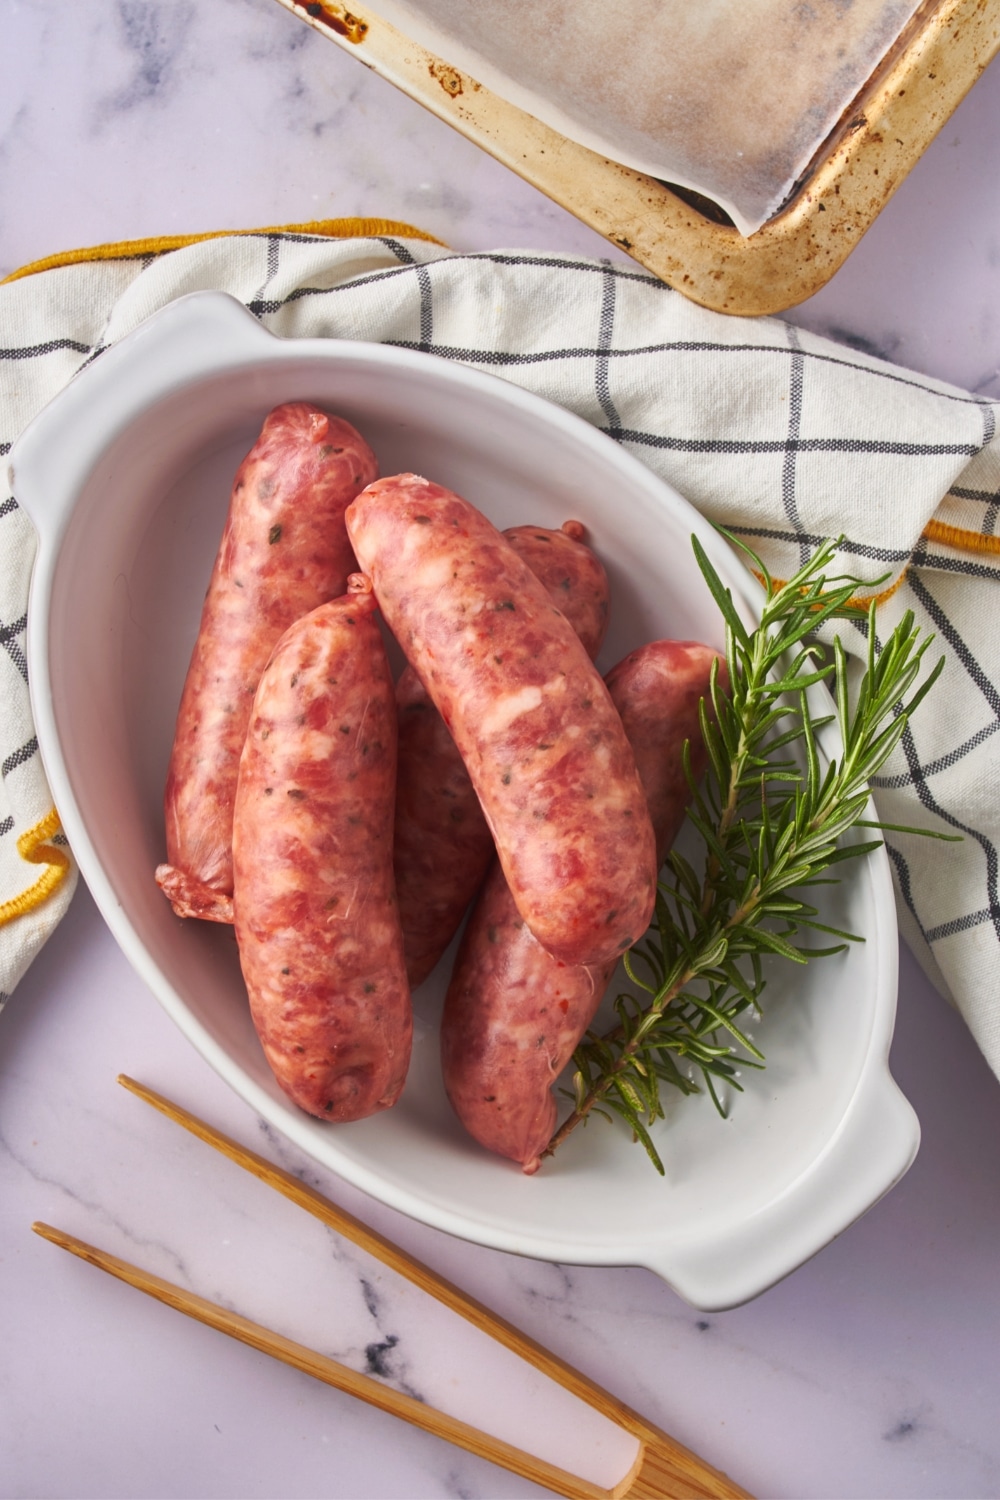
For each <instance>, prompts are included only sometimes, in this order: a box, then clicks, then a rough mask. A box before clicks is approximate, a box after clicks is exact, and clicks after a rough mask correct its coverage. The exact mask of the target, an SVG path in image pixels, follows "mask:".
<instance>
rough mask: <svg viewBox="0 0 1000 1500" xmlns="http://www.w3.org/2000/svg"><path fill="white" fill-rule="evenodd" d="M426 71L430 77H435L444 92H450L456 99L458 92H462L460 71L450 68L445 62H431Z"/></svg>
mask: <svg viewBox="0 0 1000 1500" xmlns="http://www.w3.org/2000/svg"><path fill="white" fill-rule="evenodd" d="M427 71H428V73H430V75H431V77H432V78H435V79H437V81H438V83H439V84H440V85H441V87H442V88H443V89H444V91H445V93H446V94H450V95H451V97H452V98H453V99H457V98H458V96H459V94H461V93H463V92H464V90H463V88H462V75H461V73H458V72H456V70H455V69H454V68H450V67H449V66H448V64H447V63H442V62H432V63H431V64H430V65H429V67H428V69H427Z"/></svg>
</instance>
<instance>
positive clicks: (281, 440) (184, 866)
mask: <svg viewBox="0 0 1000 1500" xmlns="http://www.w3.org/2000/svg"><path fill="white" fill-rule="evenodd" d="M377 473H378V465H377V463H376V460H375V455H374V454H373V453H372V451H371V449H370V448H369V446H368V444H367V443H366V442H365V440H364V438H362V437H361V435H360V434H359V433H357V432H356V431H355V430H354V428H353V427H351V426H350V424H349V423H347V422H344V421H342V420H341V419H340V418H339V417H333V416H330V415H329V414H328V413H326V412H323V411H321V410H320V409H319V407H317V406H313V405H311V404H310V403H309V402H307V401H292V402H289V403H287V404H286V405H284V406H279V407H276V408H275V410H274V411H272V412H271V413H270V415H269V416H268V417H267V419H266V421H265V422H264V426H263V428H262V430H261V434H260V437H259V438H258V439H257V442H256V443H255V444H254V446H253V448H251V450H250V452H249V453H248V454H247V456H246V458H245V459H244V460H243V462H242V464H241V465H240V467H239V470H238V471H237V474H236V478H235V481H234V483H233V491H232V495H231V497H230V502H229V515H228V517H227V520H226V525H225V530H224V531H223V534H222V542H221V544H220V547H219V552H218V556H217V557H216V560H215V567H214V569H213V572H212V577H211V581H210V583H209V586H208V594H207V596H206V599H205V605H204V609H203V611H202V617H201V628H200V630H199V633H198V639H197V641H196V643H195V647H194V652H193V655H192V657H191V664H190V666H189V668H188V674H187V679H186V681H185V683H184V691H183V694H182V697H181V704H180V709H179V711H178V715H177V727H176V730H175V735H174V744H173V750H172V753H171V757H170V767H169V771H168V774H167V785H166V792H165V795H164V815H165V820H166V831H167V863H166V864H164V865H160V866H159V868H158V870H157V872H156V878H157V883H158V884H159V885H160V887H161V889H162V890H163V891H164V893H165V894H166V895H167V896H168V897H169V899H170V901H171V903H172V904H173V907H174V910H175V911H176V912H177V914H178V916H195V917H205V918H208V919H210V920H215V921H232V905H231V902H230V901H229V899H228V898H229V896H230V894H231V893H232V889H233V867H232V853H231V844H232V824H233V799H234V797H235V794H236V774H237V769H238V766H239V759H240V752H241V750H242V748H243V741H244V738H245V737H246V730H247V723H248V720H249V717H250V705H251V704H252V702H253V695H254V692H255V690H256V687H257V683H258V681H259V680H260V674H261V672H262V671H263V670H264V664H265V662H266V661H267V659H268V657H269V656H270V654H271V650H272V648H273V646H274V645H275V644H276V642H277V641H278V639H279V637H280V636H281V635H282V633H283V632H284V631H285V630H286V629H287V628H288V626H289V625H290V624H291V623H292V621H293V620H297V619H299V617H300V616H302V615H305V614H308V613H309V611H310V610H312V609H315V608H316V606H317V605H319V604H322V603H324V602H325V601H326V600H327V599H333V598H336V597H337V596H338V595H339V594H342V593H343V592H344V588H345V586H346V583H347V577H348V574H350V573H351V572H352V571H353V570H354V568H355V567H356V566H357V564H356V562H355V559H354V554H353V552H352V551H351V545H350V542H349V541H348V539H347V531H346V528H345V526H344V512H345V510H346V508H347V506H348V504H349V503H350V501H351V500H353V498H354V496H355V495H356V494H357V493H358V491H359V490H361V489H363V488H364V486H365V485H366V484H370V483H371V481H372V480H373V479H374V478H375V476H376V474H377Z"/></svg>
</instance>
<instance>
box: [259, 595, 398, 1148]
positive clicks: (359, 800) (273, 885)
mask: <svg viewBox="0 0 1000 1500" xmlns="http://www.w3.org/2000/svg"><path fill="white" fill-rule="evenodd" d="M350 587H351V589H352V590H353V592H350V593H348V594H347V595H345V596H344V597H343V598H340V599H334V600H333V601H331V602H330V603H328V604H324V605H322V606H321V607H320V608H319V609H317V610H314V611H313V612H312V614H310V615H308V616H306V617H305V618H304V619H301V620H299V621H297V622H296V623H295V624H294V625H292V626H291V627H290V629H289V630H288V631H287V632H286V633H285V635H283V636H282V638H281V640H280V642H279V643H278V645H277V647H276V648H275V651H274V654H273V656H272V657H271V660H270V661H269V662H268V665H267V667H266V669H265V671H264V674H263V676H262V677H261V680H260V685H259V687H258V689H257V694H256V697H255V699H254V703H253V712H252V716H251V722H250V728H249V731H248V734H247V739H246V745H245V747H244V750H243V755H242V758H241V761H240V771H239V783H238V787H237V792H236V805H235V812H234V823H233V873H234V885H235V889H234V892H233V910H234V916H235V924H236V940H237V943H238V944H239V950H240V963H241V965H242V968H243V976H244V979H245V980H246V985H247V991H248V993H249V996H250V1008H251V1012H252V1014H253V1019H254V1024H255V1026H256V1027H257V1032H258V1035H259V1037H260V1040H261V1043H262V1045H263V1048H264V1052H265V1054H266V1056H267V1060H268V1062H269V1063H270V1065H271V1068H272V1070H273V1072H274V1074H275V1077H276V1078H277V1080H278V1082H279V1083H280V1084H281V1087H282V1088H283V1089H284V1090H285V1092H286V1093H287V1094H288V1095H289V1097H290V1098H291V1099H293V1100H294V1101H295V1103H296V1104H297V1105H299V1106H300V1107H301V1108H302V1109H304V1110H307V1111H308V1112H309V1113H310V1114H312V1115H316V1116H318V1117H319V1118H320V1119H322V1120H341V1121H343V1120H360V1119H363V1118H364V1117H365V1116H366V1115H370V1114H373V1113H374V1112H375V1111H376V1110H380V1109H386V1108H388V1106H389V1105H391V1104H393V1103H395V1101H396V1099H397V1098H398V1096H399V1093H400V1090H401V1089H402V1087H403V1082H404V1080H405V1078H406V1070H407V1065H408V1062H409V1057H410V1044H411V1035H412V1016H411V1009H410V992H409V987H408V985H407V982H406V970H405V967H404V963H403V939H402V933H401V932H400V928H399V917H398V914H397V911H396V901H395V893H394V890H393V880H392V803H393V789H394V787H395V778H396V706H395V701H394V697H393V687H392V675H391V672H390V670H389V663H388V660H387V658H386V654H385V647H384V645H383V642H382V636H381V633H380V631H379V628H378V625H377V624H376V622H375V599H374V596H373V595H372V594H371V592H370V585H369V584H368V580H367V579H363V578H361V577H359V576H358V575H355V576H354V577H353V578H352V580H351V583H350Z"/></svg>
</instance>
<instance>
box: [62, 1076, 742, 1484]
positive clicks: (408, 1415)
mask: <svg viewBox="0 0 1000 1500" xmlns="http://www.w3.org/2000/svg"><path fill="white" fill-rule="evenodd" d="M118 1081H119V1083H121V1084H122V1085H123V1086H124V1087H125V1088H127V1089H128V1090H129V1091H130V1092H131V1093H133V1094H135V1095H137V1096H138V1097H139V1098H140V1099H143V1100H144V1101H145V1102H146V1103H147V1104H150V1105H152V1106H153V1108H154V1109H158V1110H159V1111H160V1112H161V1113H162V1114H164V1115H166V1116H167V1118H168V1119H171V1120H173V1121H174V1122H175V1123H176V1124H178V1125H181V1126H183V1127H184V1129H185V1130H188V1131H189V1132H190V1133H191V1134H192V1135H195V1136H197V1137H198V1138H199V1139H200V1140H203V1141H205V1142H206V1144H207V1145H210V1146H212V1147H213V1148H214V1149H215V1150H217V1151H219V1152H221V1153H222V1154H223V1155H224V1156H227V1157H229V1159H230V1160H231V1161H233V1162H235V1163H236V1164H237V1165H238V1166H240V1167H242V1168H243V1169H244V1170H245V1171H248V1172H250V1173H252V1174H253V1175H254V1176H255V1177H257V1178H259V1179H260V1180H261V1181H262V1182H265V1183H266V1184H267V1185H268V1186H269V1187H272V1188H274V1189H275V1191H277V1192H279V1193H281V1194H282V1195H283V1196H284V1197H286V1198H288V1199H289V1200H290V1201H291V1202H293V1203H297V1204H298V1205H299V1207H301V1208H304V1209H305V1210H306V1212H307V1213H310V1214H312V1215H313V1216H314V1217H315V1218H317V1219H319V1220H320V1221H321V1222H322V1223H324V1224H326V1225H328V1226H329V1227H330V1228H332V1229H334V1230H336V1231H337V1232H338V1233H339V1234H342V1235H343V1236H344V1237H345V1238H347V1239H349V1240H351V1241H352V1242H353V1243H354V1244H356V1245H358V1246H359V1247H360V1248H361V1249H363V1250H366V1251H368V1252H369V1253H370V1254H371V1255H373V1256H375V1257H376V1259H378V1260H380V1261H381V1262H382V1263H383V1265H387V1266H389V1267H390V1268H391V1269H392V1270H394V1271H397V1272H399V1273H400V1275H402V1276H405V1277H406V1278H407V1279H408V1280H409V1281H411V1282H413V1283H414V1285H416V1286H418V1287H420V1288H421V1289H422V1290H423V1291H425V1292H428V1293H429V1294H430V1295H431V1296H432V1297H434V1298H436V1299H437V1300H438V1301H439V1302H441V1303H443V1304H444V1305H445V1306H446V1307H449V1308H451V1309H452V1310H453V1311H454V1312H457V1313H459V1314H460V1315H461V1316H462V1317H464V1318H466V1319H467V1320H468V1321H469V1322H471V1323H472V1324H473V1325H474V1326H475V1327H477V1328H480V1329H481V1330H482V1331H483V1332H485V1333H487V1334H488V1335H489V1336H490V1337H492V1338H494V1339H496V1340H497V1341H498V1342H499V1343H501V1344H503V1345H504V1346H505V1347H506V1348H508V1349H510V1350H511V1351H512V1352H513V1353H515V1354H517V1355H518V1356H520V1357H521V1358H522V1359H524V1360H526V1361H527V1362H528V1363H530V1364H531V1365H533V1366H534V1367H535V1368H536V1369H538V1370H540V1371H541V1372H542V1373H543V1374H544V1375H546V1376H548V1378H549V1379H551V1380H553V1381H555V1382H556V1383H557V1384H559V1385H561V1386H563V1387H564V1388H565V1389H566V1390H568V1391H570V1392H571V1393H572V1394H573V1395H575V1396H577V1397H578V1398H579V1399H580V1400H582V1401H584V1402H585V1403H586V1404H587V1405H588V1406H590V1407H591V1408H593V1409H594V1410H595V1411H598V1412H600V1413H602V1415H604V1416H605V1417H607V1418H609V1419H610V1420H611V1421H613V1422H615V1423H616V1424H617V1425H618V1426H619V1427H621V1428H623V1429H624V1430H625V1431H627V1432H629V1433H631V1434H632V1435H633V1436H634V1437H636V1438H637V1439H638V1441H639V1452H638V1455H637V1457H636V1460H635V1463H634V1464H633V1466H632V1468H631V1469H630V1471H629V1472H628V1474H626V1475H625V1477H624V1478H623V1479H622V1480H621V1481H620V1483H618V1484H616V1485H615V1486H614V1488H613V1489H611V1490H607V1489H603V1488H601V1487H600V1486H597V1485H594V1484H592V1483H590V1482H589V1481H587V1480H584V1479H581V1478H579V1477H578V1476H577V1475H574V1474H570V1473H569V1472H568V1471H566V1470H563V1469H560V1468H558V1467H557V1466H555V1465H553V1464H549V1463H548V1462H546V1461H545V1460H543V1459H540V1458H537V1457H535V1456H534V1455H532V1454H529V1453H526V1452H525V1451H524V1450H522V1449H519V1448H516V1447H514V1446H512V1445H511V1444H509V1443H505V1442H503V1441H502V1440H501V1439H499V1438H495V1437H492V1436H491V1435H490V1434H488V1433H485V1432H482V1431H480V1430H479V1429H478V1428H475V1427H472V1426H470V1425H469V1424H468V1423H465V1422H462V1421H460V1420H459V1419H457V1418H454V1417H450V1416H448V1415H446V1414H445V1413H443V1412H440V1411H437V1410H435V1409H434V1408H433V1407H429V1406H427V1405H425V1404H424V1403H423V1402H420V1401H415V1400H414V1399H413V1398H412V1397H409V1396H405V1395H403V1394H402V1393H401V1392H398V1391H396V1390H394V1389H393V1388H392V1387H391V1386H386V1385H383V1384H382V1383H381V1382H379V1381H377V1380H373V1379H372V1378H371V1377H370V1376H366V1375H361V1374H359V1373H357V1372H356V1371H354V1370H350V1369H348V1368H347V1366H345V1365H341V1364H339V1363H338V1362H337V1361H335V1360H331V1359H329V1358H327V1357H326V1356H325V1355H322V1354H319V1353H318V1352H316V1351H315V1350H312V1349H308V1348H306V1347H305V1346H304V1345H302V1344H298V1343H295V1342H294V1341H293V1340H291V1339H286V1338H284V1337H283V1336H282V1335H280V1334H277V1333H274V1332H272V1331H271V1330H270V1329H267V1328H264V1327H262V1326H261V1325H260V1324H257V1323H253V1322H251V1321H250V1320H249V1319H246V1318H243V1317H240V1316H239V1315H238V1314H234V1313H232V1312H230V1311H229V1310H228V1309H226V1308H222V1307H219V1306H217V1305H216V1304H215V1303H212V1302H208V1301H206V1300H205V1299H204V1298H202V1297H198V1296H196V1295H195V1294H194V1293H192V1292H188V1291H187V1290H185V1289H184V1288H182V1287H177V1286H174V1285H173V1284H172V1283H170V1282H168V1281H164V1280H162V1279H161V1278H160V1277H158V1276H153V1275H151V1274H150V1273H148V1272H146V1271H143V1270H141V1269H140V1268H139V1267H136V1266H132V1265H130V1264H129V1263H128V1262H127V1261H123V1260H119V1259H118V1257H117V1256H113V1255H110V1254H108V1253H107V1252H105V1251H103V1250H99V1249H97V1248H95V1247H94V1246H92V1245H87V1244H85V1243H84V1242H83V1241H82V1240H77V1239H75V1238H74V1237H73V1236H71V1235H68V1234H65V1233H64V1232H63V1231H62V1230H58V1229H53V1228H52V1227H51V1226H49V1225H46V1224H40V1223H39V1224H35V1225H34V1226H33V1228H34V1229H35V1231H36V1232H37V1233H38V1234H40V1235H42V1236H43V1237H44V1238H45V1239H48V1240H50V1241H51V1242H52V1243H53V1244H56V1245H58V1246H60V1247H61V1248H62V1249H65V1250H69V1251H70V1252H71V1253H72V1254H74V1255H78V1256H80V1258H81V1259H83V1260H86V1261H88V1262H89V1263H90V1264H92V1265H95V1266H97V1267H99V1268H100V1269H101V1270H104V1271H107V1272H109V1274H111V1275H113V1276H116V1277H118V1278H119V1279H120V1280H122V1281H125V1282H127V1283H128V1284H129V1285H131V1286H135V1287H137V1288H138V1289H139V1290H140V1291H143V1292H146V1293H147V1295H149V1296H152V1297H155V1298H157V1300H159V1301H161V1302H164V1303H166V1304H167V1305H168V1306H170V1307H173V1308H175V1309H176V1310H177V1311H179V1312H183V1313H185V1314H186V1315H187V1316H189V1317H193V1318H196V1319H197V1320H199V1321H200V1322H202V1323H206V1324H207V1325H208V1326H209V1327H212V1328H216V1329H218V1330H219V1331H220V1332H222V1333H226V1334H228V1335H229V1336H230V1337H232V1338H236V1339H239V1340H240V1341H241V1342H243V1343H245V1344H249V1345H250V1346H251V1347H252V1348H255V1349H259V1350H261V1351H262V1352H263V1353H266V1354H270V1355H271V1356H272V1357H274V1358H275V1359H279V1360H282V1361H283V1362H284V1363H285V1364H289V1365H292V1366H294V1367H295V1368H297V1369H300V1370H303V1371H304V1372H305V1373H306V1374H309V1375H312V1376H314V1377H315V1378H316V1379H318V1380H322V1381H324V1382H325V1383H326V1384H328V1385H332V1386H334V1387H336V1388H337V1389H338V1390H342V1391H346V1392H347V1393H348V1394H350V1395H353V1396H357V1397H359V1398H360V1399H361V1400H363V1401H367V1402H368V1403H369V1404H371V1405H373V1406H376V1407H378V1408H380V1409H381V1410H383V1411H388V1412H390V1413H391V1414H392V1415H394V1416H398V1417H401V1418H402V1419H403V1420H404V1421H407V1422H410V1423H412V1424H413V1425H414V1426H417V1427H421V1428H423V1429H424V1430H425V1431H429V1432H432V1433H434V1434H435V1435H436V1436H439V1437H443V1438H445V1439H446V1440H447V1441H449V1442H452V1443H454V1444H456V1445H457V1446H458V1447H461V1448H465V1449H467V1450H468V1451H469V1452H472V1453H475V1454H478V1455H480V1456H481V1457H484V1458H489V1459H490V1460H491V1461H492V1462H494V1463H496V1464H499V1465H500V1466H501V1467H502V1468H506V1469H508V1470H510V1471H511V1472H513V1473H515V1474H519V1475H520V1476H521V1477H523V1478H526V1479H531V1480H533V1481H534V1482H535V1483H538V1484H541V1485H543V1486H545V1487H546V1488H548V1489H551V1490H553V1491H555V1493H556V1494H561V1495H564V1496H566V1497H567V1500H749V1497H748V1496H747V1492H746V1491H745V1490H743V1489H741V1488H740V1487H739V1486H738V1485H735V1484H733V1482H732V1481H731V1480H730V1479H728V1478H727V1476H726V1475H724V1474H722V1473H721V1472H720V1471H719V1470H717V1469H714V1468H712V1467H711V1465H709V1464H707V1463H705V1462H704V1460H703V1459H700V1458H699V1457H698V1456H697V1455H696V1454H694V1453H692V1452H690V1450H689V1449H687V1448H685V1447H683V1446H682V1445H681V1444H680V1443H678V1442H676V1441H675V1440H674V1439H673V1438H671V1437H669V1436H668V1435H667V1434H666V1433H665V1432H661V1431H660V1429H659V1428H657V1427H654V1426H653V1424H652V1423H650V1422H647V1421H646V1420H645V1418H643V1417H641V1416H639V1414H638V1413H637V1412H634V1411H632V1410H631V1409H630V1408H629V1407H627V1406H625V1405H624V1403H623V1402H620V1401H618V1400H617V1399H616V1398H615V1397H614V1396H612V1395H611V1394H610V1392H608V1391H605V1390H604V1389H603V1388H602V1387H601V1386H598V1385H596V1384H595V1383H594V1382H593V1381H591V1380H589V1379H588V1378H587V1376H585V1375H583V1374H581V1372H580V1371H579V1370H576V1369H574V1368H573V1366H572V1365H569V1364H566V1363H565V1361H563V1360H561V1359H559V1358H558V1356H557V1355H555V1354H553V1353H551V1352H550V1351H549V1350H548V1349H545V1348H544V1347H543V1346H542V1345H541V1344H538V1343H536V1342H535V1341H534V1340H533V1339H531V1338H529V1337H528V1336H527V1335H526V1334H524V1333H522V1332H521V1331H520V1330H519V1329H517V1328H515V1327H514V1326H513V1324H511V1323H507V1322H506V1321H505V1320H504V1319H502V1318H500V1317H499V1316H498V1315H497V1314H495V1313H493V1312H491V1311H490V1309H489V1308H487V1307H485V1306H484V1305H483V1304H482V1303H480V1302H477V1301H475V1299H474V1298H472V1297H468V1296H466V1294H465V1293H464V1292H462V1291H460V1290H459V1288H458V1287H456V1286H455V1285H454V1284H453V1283H451V1282H449V1281H447V1280H445V1279H444V1278H443V1277H441V1276H438V1275H437V1273H436V1272H434V1271H432V1270H431V1269H430V1267H429V1266H426V1265H424V1264H423V1263H422V1262H420V1261H418V1260H416V1259H415V1258H414V1257H412V1256H410V1255H408V1254H407V1253H406V1252H405V1251H403V1250H402V1249H400V1247H399V1246H397V1245H394V1244H393V1243H392V1242H391V1241H390V1240H387V1239H385V1238H384V1237H383V1236H382V1235H380V1234H377V1233H376V1232H375V1231H374V1230H372V1229H369V1228H368V1227H367V1225H365V1224H363V1223H361V1221H360V1220H358V1219H356V1218H354V1217H353V1215H351V1214H348V1213H346V1212H345V1211H344V1210H343V1209H340V1208H338V1207H337V1206H336V1205H335V1204H333V1203H331V1202H330V1200H329V1199H327V1198H324V1197H323V1196H322V1194H320V1193H318V1192H316V1191H315V1190H314V1189H313V1188H310V1187H308V1186H307V1185H306V1184H305V1183H303V1182H301V1181H300V1180H299V1179H298V1178H297V1177H294V1176H292V1175H291V1173H288V1172H285V1171H283V1170H282V1169H281V1168H280V1167H276V1166H274V1165H273V1164H272V1163H271V1162H269V1161H267V1160H266V1159H265V1158H264V1157H262V1156H258V1155H257V1154H256V1152H253V1151H250V1150H249V1149H247V1148H246V1147H243V1146H241V1145H239V1144H238V1142H236V1141H234V1140H232V1139H231V1138H230V1137H229V1136H226V1135H223V1134H222V1132H221V1131H217V1130H215V1129H214V1128H213V1127H212V1126H210V1125H208V1124H206V1123H205V1122H204V1121H203V1120H200V1119H198V1117H197V1116H196V1115H192V1114H190V1113H189V1112H188V1111H187V1110H185V1109H183V1108H182V1107H181V1106H180V1105H177V1104H174V1103H173V1102H172V1101H171V1100H169V1099H166V1098H164V1096H163V1095H161V1094H157V1093H156V1092H155V1091H154V1090H152V1089H149V1088H146V1087H145V1086H144V1085H143V1084H140V1083H137V1082H136V1081H135V1080H134V1079H132V1078H128V1077H127V1076H126V1075H124V1074H121V1075H119V1079H118Z"/></svg>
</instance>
